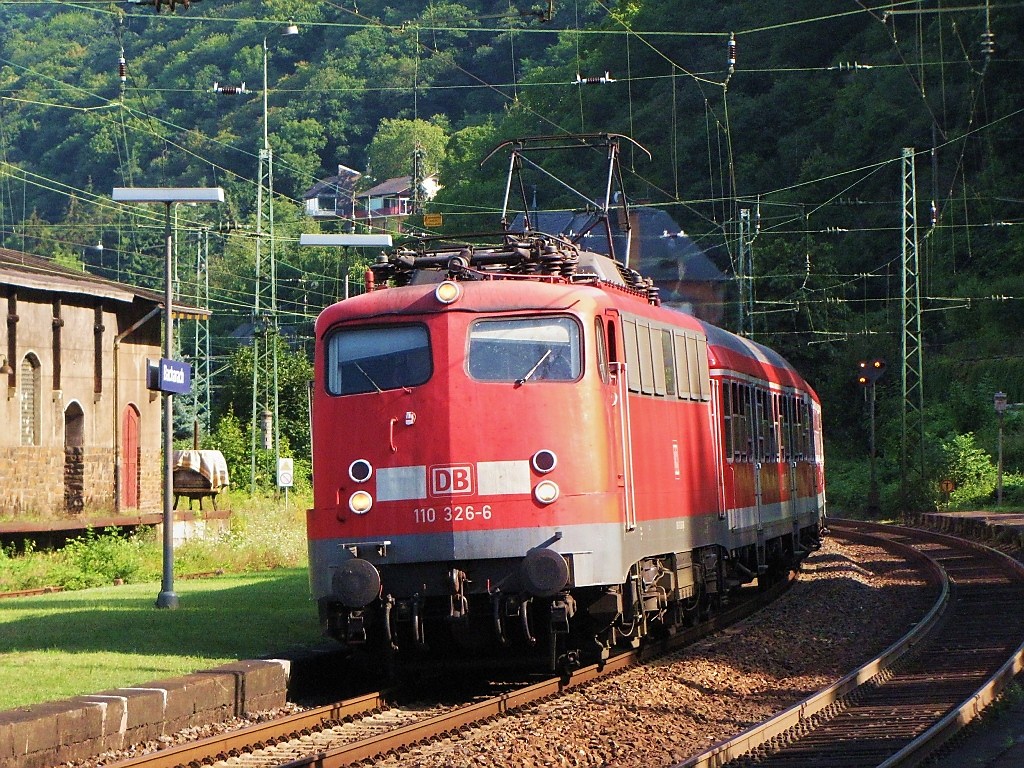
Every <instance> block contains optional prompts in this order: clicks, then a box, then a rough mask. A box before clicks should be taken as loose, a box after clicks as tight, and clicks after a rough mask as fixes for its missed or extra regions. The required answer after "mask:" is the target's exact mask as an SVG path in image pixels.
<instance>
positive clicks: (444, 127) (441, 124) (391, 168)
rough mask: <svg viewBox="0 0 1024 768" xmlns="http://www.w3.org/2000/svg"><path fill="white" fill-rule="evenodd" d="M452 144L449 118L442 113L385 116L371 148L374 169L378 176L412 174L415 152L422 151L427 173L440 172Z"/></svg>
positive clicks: (425, 173) (370, 158)
mask: <svg viewBox="0 0 1024 768" xmlns="http://www.w3.org/2000/svg"><path fill="white" fill-rule="evenodd" d="M447 145H448V121H447V119H446V118H444V117H443V116H441V115H435V116H434V117H433V118H431V119H430V120H429V121H427V120H393V119H391V118H384V119H383V120H381V121H380V124H379V125H378V126H377V133H376V134H375V135H374V137H373V141H371V142H370V146H369V148H368V149H367V155H368V157H369V164H370V171H371V173H373V175H374V177H375V178H376V179H377V180H383V179H390V178H394V177H396V176H411V175H412V168H413V152H414V151H415V150H417V149H419V150H421V151H422V160H423V171H424V175H430V174H434V173H437V172H438V170H439V169H440V167H441V164H442V163H443V162H444V158H445V149H446V147H447Z"/></svg>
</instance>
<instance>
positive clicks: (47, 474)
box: [0, 447, 64, 518]
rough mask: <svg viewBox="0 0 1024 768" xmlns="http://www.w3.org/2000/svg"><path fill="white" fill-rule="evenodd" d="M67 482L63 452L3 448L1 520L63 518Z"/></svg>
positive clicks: (0, 471) (0, 457) (58, 449)
mask: <svg viewBox="0 0 1024 768" xmlns="http://www.w3.org/2000/svg"><path fill="white" fill-rule="evenodd" d="M63 479H64V449H63V448H42V447H31V448H0V488H3V493H0V517H13V518H25V517H30V518H31V517H48V516H51V515H53V514H54V513H55V511H56V512H59V513H60V514H63V511H62V510H63V509H64V482H63Z"/></svg>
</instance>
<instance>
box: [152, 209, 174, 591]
mask: <svg viewBox="0 0 1024 768" xmlns="http://www.w3.org/2000/svg"><path fill="white" fill-rule="evenodd" d="M172 204H173V203H171V202H170V201H167V202H166V203H164V205H165V206H166V216H165V220H164V221H165V224H164V237H165V239H166V257H165V259H164V357H166V358H167V359H168V360H171V359H173V358H174V354H173V353H174V350H173V347H172V344H173V337H174V333H173V330H174V325H173V312H172V310H171V307H172V301H173V295H172V294H173V288H172V284H173V280H172V266H171V265H172V261H173V258H174V231H173V230H172V229H171V205H172ZM163 396H164V397H163V399H164V514H163V518H164V547H163V561H164V562H163V566H164V567H163V580H162V581H161V583H160V594H159V595H157V598H156V607H157V608H177V607H178V596H177V595H176V594H175V593H174V507H173V501H172V495H173V487H172V480H173V477H174V459H173V456H172V450H173V437H174V435H173V430H174V413H173V405H174V403H173V400H172V397H173V396H172V395H171V393H170V392H164V393H163Z"/></svg>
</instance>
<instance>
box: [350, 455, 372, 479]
mask: <svg viewBox="0 0 1024 768" xmlns="http://www.w3.org/2000/svg"><path fill="white" fill-rule="evenodd" d="M371 475H373V465H372V464H371V463H370V462H368V461H367V460H366V459H356V460H355V461H353V462H352V463H351V464H349V465H348V476H349V477H351V478H352V480H354V481H355V482H357V483H365V482H366V481H367V480H369V479H370V476H371Z"/></svg>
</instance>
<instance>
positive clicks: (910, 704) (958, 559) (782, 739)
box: [676, 521, 1024, 768]
mask: <svg viewBox="0 0 1024 768" xmlns="http://www.w3.org/2000/svg"><path fill="white" fill-rule="evenodd" d="M831 527H832V531H833V533H834V534H835V535H837V536H838V537H841V538H848V539H851V540H857V541H864V540H873V541H875V542H877V541H879V540H883V541H888V542H890V543H892V544H893V545H902V546H909V547H913V548H915V549H916V550H918V551H919V552H921V553H922V554H924V555H926V556H927V557H929V558H930V559H932V560H933V561H934V562H935V564H936V566H937V567H939V568H941V570H942V571H943V572H944V574H945V576H946V578H947V580H948V586H947V587H946V588H945V589H944V590H943V596H942V597H941V598H940V600H939V603H937V604H936V606H935V608H934V609H933V611H932V613H931V614H930V618H929V619H928V620H926V621H925V622H922V624H921V625H920V626H919V627H918V628H916V629H915V630H914V631H913V632H911V633H910V634H909V635H908V636H907V637H905V638H904V639H903V640H901V641H900V642H899V643H897V644H895V645H894V646H892V647H891V648H889V649H888V650H887V651H886V652H885V653H884V654H883V655H882V656H880V657H879V658H878V659H875V660H874V661H872V662H870V663H869V664H867V665H865V666H864V667H863V668H861V670H858V671H857V672H856V673H853V674H852V675H850V676H849V677H847V678H844V680H843V681H840V683H837V684H836V685H835V686H832V687H831V688H829V689H827V690H826V691H823V692H821V693H819V694H817V695H816V696H813V697H811V698H810V699H807V700H806V701H804V702H802V703H800V704H799V705H797V706H795V707H792V708H790V709H789V710H787V711H786V712H784V713H782V714H781V715H779V716H778V717H776V718H773V719H772V720H771V721H768V722H767V723H763V724H761V725H760V726H757V727H755V728H752V729H750V730H749V731H747V732H745V733H743V734H741V735H740V736H738V737H737V738H735V739H731V740H729V741H727V742H723V743H721V744H719V745H717V746H715V747H713V748H712V749H710V750H708V751H707V752H705V753H704V754H701V755H698V756H697V757H694V758H691V759H690V760H687V761H685V762H683V763H680V764H679V765H678V766H676V768H697V767H698V766H699V767H700V768H704V767H706V766H716V767H717V766H725V765H735V766H750V765H757V766H785V767H789V766H824V765H827V766H871V767H873V768H875V767H879V766H884V767H885V768H890V767H895V766H911V765H917V764H919V763H920V762H921V761H923V760H924V759H925V758H927V757H928V756H929V755H931V754H932V753H933V752H934V751H935V750H936V749H938V748H939V747H940V746H941V745H942V744H943V743H944V742H945V741H946V740H947V739H948V738H949V737H950V736H952V735H953V734H954V733H956V731H958V730H959V729H960V728H962V727H963V726H964V725H966V723H967V722H969V721H970V720H971V719H973V717H974V716H975V715H977V714H978V713H979V712H980V711H981V710H982V709H983V708H984V707H985V706H986V705H987V704H988V703H990V702H991V701H992V700H993V699H994V698H995V697H996V696H998V694H999V692H1000V691H1001V690H1002V688H1003V687H1005V685H1006V684H1008V683H1009V681H1010V680H1011V679H1012V677H1013V675H1014V674H1016V673H1017V672H1018V671H1019V670H1020V669H1021V667H1022V658H1024V643H1022V640H1024V612H1022V611H1021V610H1020V608H1021V606H1022V605H1024V566H1021V564H1019V563H1017V562H1016V561H1015V560H1012V559H1011V558H1009V557H1006V556H1005V555H1003V554H1001V553H999V552H996V551H995V550H992V549H989V548H987V547H983V546H981V545H979V544H975V543H973V542H968V541H963V540H961V539H954V538H952V537H948V536H944V535H941V534H935V533H931V532H926V531H921V530H917V529H908V528H899V527H896V526H881V525H875V524H869V523H853V522H851V521H832V522H831Z"/></svg>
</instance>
